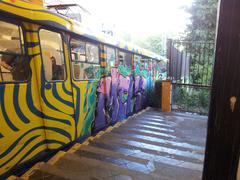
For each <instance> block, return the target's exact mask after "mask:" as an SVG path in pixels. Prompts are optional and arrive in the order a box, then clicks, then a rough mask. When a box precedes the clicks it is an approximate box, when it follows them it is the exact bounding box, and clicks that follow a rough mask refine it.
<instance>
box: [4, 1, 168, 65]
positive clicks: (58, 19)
mask: <svg viewBox="0 0 240 180" xmlns="http://www.w3.org/2000/svg"><path fill="white" fill-rule="evenodd" d="M1 11H3V12H6V13H8V14H12V15H17V16H19V17H22V18H24V19H28V20H30V21H34V22H36V23H39V24H42V25H47V26H50V27H54V28H58V29H62V30H65V31H70V32H73V33H75V34H78V35H81V36H84V37H87V38H89V39H91V40H95V41H99V42H102V43H104V44H108V45H112V46H115V47H118V48H120V49H124V50H127V51H130V52H134V53H136V54H139V55H143V56H147V57H150V58H153V59H156V60H163V61H167V59H166V58H165V57H163V56H160V55H158V54H156V53H153V52H151V51H149V50H146V49H143V48H141V47H139V46H136V45H134V44H131V43H128V42H125V41H122V40H119V39H117V38H114V37H112V36H109V35H106V34H104V33H101V32H94V31H93V30H92V29H90V28H87V27H85V26H84V25H83V24H81V23H79V22H77V21H74V20H72V19H69V18H67V17H64V16H61V15H59V14H56V13H53V12H51V11H49V10H47V9H46V8H44V7H42V6H39V5H36V4H32V3H30V1H29V2H26V1H21V0H0V12H1Z"/></svg>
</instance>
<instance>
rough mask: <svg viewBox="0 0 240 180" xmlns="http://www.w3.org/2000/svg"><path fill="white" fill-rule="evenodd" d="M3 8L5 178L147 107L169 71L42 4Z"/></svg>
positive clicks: (0, 77)
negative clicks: (149, 96) (160, 77)
mask: <svg viewBox="0 0 240 180" xmlns="http://www.w3.org/2000/svg"><path fill="white" fill-rule="evenodd" d="M40 4H41V3H40ZM0 14H1V16H0V179H1V178H3V177H6V176H7V175H9V174H10V173H12V172H13V171H14V170H16V169H18V167H21V166H22V165H24V164H25V163H29V162H34V160H35V159H37V158H38V157H43V156H45V155H46V154H49V153H51V152H54V151H55V150H59V149H60V148H63V147H65V146H66V145H69V144H71V143H73V142H76V141H81V140H83V139H84V138H86V137H88V136H90V135H91V133H96V132H98V131H99V130H101V129H103V128H105V127H107V126H109V125H111V124H114V123H116V122H117V121H120V120H122V119H124V118H126V117H127V116H129V115H132V114H134V113H135V112H137V111H139V110H141V109H142V108H144V107H145V106H146V105H147V100H146V99H147V98H146V97H147V92H148V89H151V88H152V86H153V82H154V80H155V79H156V78H157V76H158V75H159V73H160V72H162V71H164V67H163V65H161V63H162V62H163V61H161V60H163V59H162V58H161V57H159V56H158V55H155V54H154V53H151V52H149V51H146V50H143V49H140V48H139V47H136V46H132V45H129V44H127V43H123V42H120V41H118V40H115V39H113V38H111V37H105V36H104V35H96V34H95V33H92V32H91V31H89V30H88V29H86V28H84V27H83V26H82V25H81V24H79V23H76V22H74V21H72V20H70V19H67V18H65V17H62V16H60V15H58V14H54V13H52V12H50V11H48V10H46V9H44V8H43V7H42V6H39V5H37V4H31V3H29V2H27V1H20V0H0Z"/></svg>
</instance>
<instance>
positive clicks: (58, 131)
mask: <svg viewBox="0 0 240 180" xmlns="http://www.w3.org/2000/svg"><path fill="white" fill-rule="evenodd" d="M44 129H46V130H51V131H54V132H57V133H59V134H61V135H63V136H65V137H67V138H68V139H69V140H70V141H72V138H71V135H70V134H69V133H68V132H67V131H64V130H63V129H59V128H55V127H44V126H40V127H36V128H33V129H30V130H29V131H27V132H25V133H24V134H23V135H22V136H20V137H19V138H18V139H17V140H16V141H15V142H14V143H13V144H12V145H10V146H9V148H8V149H7V150H6V151H4V152H3V153H2V154H0V159H1V158H3V157H4V156H6V155H8V154H9V153H10V152H11V151H12V150H13V149H14V147H16V146H17V144H18V143H19V142H20V141H21V140H22V139H23V138H24V137H25V136H26V135H28V134H29V133H31V132H33V131H35V130H44Z"/></svg>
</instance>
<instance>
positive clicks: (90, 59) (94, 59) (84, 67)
mask: <svg viewBox="0 0 240 180" xmlns="http://www.w3.org/2000/svg"><path fill="white" fill-rule="evenodd" d="M70 47H71V57H72V74H73V78H74V79H75V80H95V79H99V77H100V65H99V49H98V46H97V45H94V44H90V43H88V42H83V41H81V40H79V39H73V38H72V39H71V41H70Z"/></svg>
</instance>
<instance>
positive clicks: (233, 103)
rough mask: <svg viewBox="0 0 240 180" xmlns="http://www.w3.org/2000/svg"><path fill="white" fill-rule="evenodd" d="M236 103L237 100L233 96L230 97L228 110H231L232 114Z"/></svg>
mask: <svg viewBox="0 0 240 180" xmlns="http://www.w3.org/2000/svg"><path fill="white" fill-rule="evenodd" d="M236 102H237V98H236V97H235V96H232V97H231V98H230V109H231V111H232V112H233V111H234V109H235V104H236Z"/></svg>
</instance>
